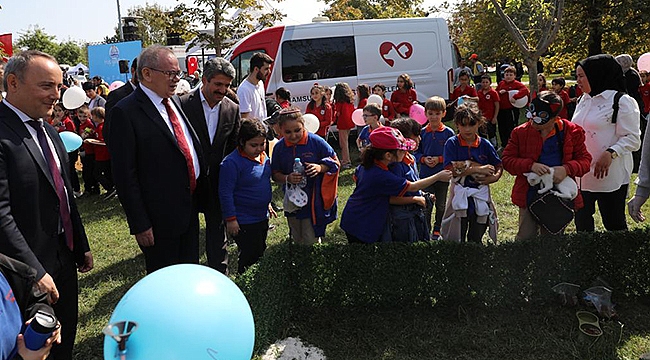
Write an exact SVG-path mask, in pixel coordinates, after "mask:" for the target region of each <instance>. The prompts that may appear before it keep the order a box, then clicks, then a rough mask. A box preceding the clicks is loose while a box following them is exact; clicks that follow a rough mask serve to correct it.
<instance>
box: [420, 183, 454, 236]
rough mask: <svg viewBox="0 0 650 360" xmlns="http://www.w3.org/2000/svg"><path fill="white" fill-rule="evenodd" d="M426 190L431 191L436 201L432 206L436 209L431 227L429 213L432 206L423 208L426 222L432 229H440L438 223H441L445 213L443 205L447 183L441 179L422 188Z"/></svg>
mask: <svg viewBox="0 0 650 360" xmlns="http://www.w3.org/2000/svg"><path fill="white" fill-rule="evenodd" d="M424 190H425V191H426V192H428V193H431V194H433V195H435V196H436V201H435V204H434V207H435V209H436V215H435V218H434V223H433V227H431V215H432V213H433V208H429V207H427V208H426V210H425V215H426V217H427V224H429V227H431V228H432V229H433V231H440V225H441V224H442V216H443V215H444V214H445V206H446V204H447V194H448V192H449V183H448V182H443V181H436V182H434V183H433V185H431V186H429V187H428V188H426V189H424Z"/></svg>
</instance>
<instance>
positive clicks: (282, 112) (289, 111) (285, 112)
mask: <svg viewBox="0 0 650 360" xmlns="http://www.w3.org/2000/svg"><path fill="white" fill-rule="evenodd" d="M299 112H300V110H299V109H282V110H280V115H290V114H296V113H299Z"/></svg>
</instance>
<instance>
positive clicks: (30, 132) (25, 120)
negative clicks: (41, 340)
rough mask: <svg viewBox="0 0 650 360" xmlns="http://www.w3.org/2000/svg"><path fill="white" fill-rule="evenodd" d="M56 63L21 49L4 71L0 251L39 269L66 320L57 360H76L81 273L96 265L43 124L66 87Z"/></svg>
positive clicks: (63, 165)
mask: <svg viewBox="0 0 650 360" xmlns="http://www.w3.org/2000/svg"><path fill="white" fill-rule="evenodd" d="M62 81H63V79H62V76H61V70H60V69H59V65H58V64H57V62H56V60H55V59H54V58H53V57H52V56H50V55H47V54H45V53H41V52H38V51H24V52H22V53H20V54H18V55H15V56H14V57H12V58H11V59H10V60H9V62H8V63H7V65H6V67H5V79H4V85H5V89H6V90H7V97H6V99H5V100H4V101H3V102H2V103H0V148H1V149H2V151H0V219H2V221H0V252H2V253H3V254H6V255H7V256H10V257H12V258H15V259H17V260H19V261H22V262H24V263H26V264H28V265H29V266H31V267H33V268H35V269H36V272H37V274H36V279H37V286H38V287H39V289H41V290H42V291H44V292H46V293H47V294H48V296H49V301H50V303H52V304H54V306H53V307H54V311H55V312H56V315H57V317H58V318H59V321H60V322H61V331H62V332H61V340H62V342H61V344H60V345H56V346H55V347H54V348H53V349H52V357H51V358H53V359H71V358H72V347H73V345H74V338H75V335H76V328H77V312H78V310H77V309H78V307H77V291H78V289H77V274H76V269H75V268H77V269H78V270H79V271H80V272H86V271H89V270H91V269H92V267H93V257H92V254H91V252H90V247H89V245H88V238H87V237H86V232H85V230H84V227H83V225H82V223H81V218H80V217H79V213H78V211H77V206H76V204H75V201H74V197H73V189H72V185H71V183H70V173H69V170H70V167H69V166H68V155H67V153H66V151H65V147H64V146H63V142H62V141H61V138H59V136H58V135H57V132H56V130H55V129H54V128H53V127H51V126H50V125H48V124H47V123H44V122H43V119H46V118H49V117H50V115H51V114H52V110H53V106H54V104H55V103H56V101H57V100H58V99H59V89H60V87H61V86H62Z"/></svg>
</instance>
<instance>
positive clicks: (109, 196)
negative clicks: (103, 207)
mask: <svg viewBox="0 0 650 360" xmlns="http://www.w3.org/2000/svg"><path fill="white" fill-rule="evenodd" d="M115 195H117V190H115V189H113V190H110V191H108V192H106V194H104V196H103V197H102V200H110V199H112V198H113V197H114V196H115Z"/></svg>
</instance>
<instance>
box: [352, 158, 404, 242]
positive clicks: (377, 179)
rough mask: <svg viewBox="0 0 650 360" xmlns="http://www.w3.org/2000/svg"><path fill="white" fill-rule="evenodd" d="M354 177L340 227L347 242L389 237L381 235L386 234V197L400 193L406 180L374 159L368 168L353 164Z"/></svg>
mask: <svg viewBox="0 0 650 360" xmlns="http://www.w3.org/2000/svg"><path fill="white" fill-rule="evenodd" d="M354 177H355V180H356V184H357V186H356V187H355V188H354V192H353V193H352V195H350V198H349V199H348V202H347V204H345V209H343V214H342V215H341V229H342V230H343V231H345V233H346V234H347V235H348V241H350V242H355V241H356V240H358V241H360V242H363V243H375V242H380V241H390V237H389V236H385V235H387V234H388V232H387V231H386V230H387V226H388V221H387V220H388V213H389V206H390V203H389V201H390V197H391V196H403V195H404V194H405V193H406V190H407V189H408V185H409V183H408V181H407V180H406V179H405V178H403V177H400V176H397V175H395V174H393V173H392V172H390V170H389V169H388V167H387V166H385V165H384V164H382V163H380V162H375V164H374V165H373V166H371V167H370V168H365V167H363V166H359V167H357V169H356V170H355V175H354ZM382 234H384V237H383V238H382ZM351 239H352V241H351Z"/></svg>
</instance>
